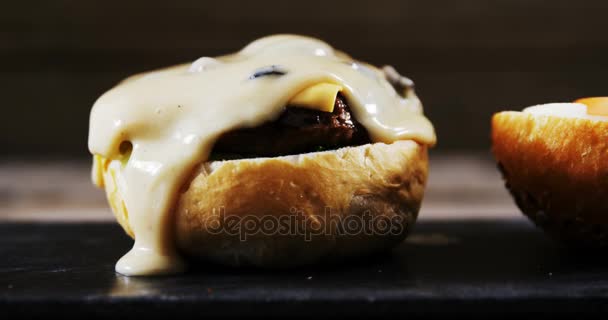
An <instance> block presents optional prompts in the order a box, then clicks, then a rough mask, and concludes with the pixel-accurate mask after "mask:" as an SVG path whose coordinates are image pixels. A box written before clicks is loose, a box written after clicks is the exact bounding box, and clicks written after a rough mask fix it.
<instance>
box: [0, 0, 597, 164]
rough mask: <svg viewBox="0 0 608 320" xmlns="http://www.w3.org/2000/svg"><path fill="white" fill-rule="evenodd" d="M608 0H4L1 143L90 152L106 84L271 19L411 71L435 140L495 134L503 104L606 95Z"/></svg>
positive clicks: (218, 45)
mask: <svg viewBox="0 0 608 320" xmlns="http://www.w3.org/2000/svg"><path fill="white" fill-rule="evenodd" d="M607 13H608V1H605V0H588V1H580V0H579V1H566V0H551V1H549V0H459V1H439V0H425V1H413V0H411V1H397V0H382V1H380V0H377V1H329V0H306V1H286V0H256V1H231V0H222V1H201V0H192V1H162V2H154V1H143V0H138V1H118V0H105V1H97V2H96V1H67V0H62V1H60V0H48V1H18V2H17V1H14V2H9V1H6V2H4V3H3V4H2V8H1V9H0V93H1V97H2V105H1V106H0V110H2V116H1V117H0V118H1V119H2V120H1V121H2V125H1V127H0V146H1V148H0V153H1V154H4V155H11V156H14V155H21V156H23V155H40V154H48V155H49V156H50V155H62V156H63V155H70V156H82V157H85V156H86V155H87V151H86V138H87V127H88V113H89V110H90V107H91V105H92V103H93V102H94V101H95V99H96V98H97V96H99V95H100V94H101V93H103V92H104V91H105V90H107V89H108V88H110V87H111V86H112V85H113V84H114V83H116V82H117V81H119V80H120V79H121V78H124V77H125V76H127V75H129V74H131V73H134V72H139V71H143V70H148V69H153V68H157V67H161V66H165V65H170V64H175V63H178V62H183V61H190V60H193V59H196V58H198V57H200V56H204V55H209V56H213V55H217V54H221V53H225V52H230V51H235V50H238V49H239V48H241V47H242V46H243V45H245V44H246V43H247V42H249V41H251V40H253V39H255V38H257V37H259V36H262V35H267V34H272V33H300V34H308V35H312V36H317V37H320V38H322V39H324V40H326V41H328V42H330V43H331V44H333V45H334V46H336V47H337V48H340V49H342V50H345V51H347V52H349V53H351V54H352V55H353V56H354V57H356V58H359V59H362V60H367V61H369V62H372V63H376V64H385V63H390V64H393V65H395V66H396V67H397V69H398V70H399V71H401V72H402V73H404V74H406V75H408V76H409V77H411V78H413V79H414V80H415V82H416V85H417V87H418V92H419V94H420V96H421V98H422V99H423V102H424V103H425V105H426V110H427V114H428V115H429V117H430V118H431V120H432V121H433V122H434V123H435V125H436V127H437V131H438V134H439V145H438V150H446V151H449V150H484V149H487V148H488V144H489V143H488V136H489V119H490V116H491V114H492V113H493V112H495V111H497V110H502V109H509V108H515V109H519V108H521V107H523V106H527V105H530V104H535V103H541V102H549V101H560V100H565V101H567V100H572V99H575V98H577V97H581V96H591V95H607V94H608V89H607V87H606V83H607V81H606V79H607V76H608V59H607V57H608V19H607V16H608V15H607Z"/></svg>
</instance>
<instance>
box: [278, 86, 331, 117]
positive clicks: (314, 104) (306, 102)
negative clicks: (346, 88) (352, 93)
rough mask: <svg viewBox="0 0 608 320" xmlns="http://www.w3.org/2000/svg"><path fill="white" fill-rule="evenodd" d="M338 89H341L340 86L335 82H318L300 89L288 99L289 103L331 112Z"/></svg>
mask: <svg viewBox="0 0 608 320" xmlns="http://www.w3.org/2000/svg"><path fill="white" fill-rule="evenodd" d="M340 91H342V86H339V85H337V84H333V83H319V84H316V85H314V86H312V87H308V88H306V89H304V90H302V91H300V92H299V93H298V94H296V95H295V96H294V97H293V98H291V99H290V100H289V105H290V106H294V107H301V108H308V109H314V110H319V111H324V112H333V111H334V104H335V103H336V97H337V96H338V92H340Z"/></svg>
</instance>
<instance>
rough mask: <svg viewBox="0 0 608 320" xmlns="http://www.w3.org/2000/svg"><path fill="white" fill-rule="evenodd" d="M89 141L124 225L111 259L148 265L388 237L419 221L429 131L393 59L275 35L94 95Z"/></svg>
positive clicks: (324, 251)
mask: <svg viewBox="0 0 608 320" xmlns="http://www.w3.org/2000/svg"><path fill="white" fill-rule="evenodd" d="M88 143H89V149H90V152H91V153H92V154H93V170H92V172H93V174H92V175H93V181H94V183H95V184H96V185H97V186H99V187H101V188H104V189H105V191H106V194H107V198H108V202H109V204H110V207H111V209H112V211H113V212H114V215H115V216H116V219H117V220H118V222H119V224H120V225H121V226H122V227H123V228H124V230H125V231H126V233H127V234H128V235H129V236H131V237H132V238H134V239H135V243H134V246H133V248H132V249H131V250H130V251H129V252H128V253H127V254H126V255H124V256H123V257H122V258H121V259H120V260H119V261H118V262H117V264H116V271H117V272H119V273H122V274H125V275H159V274H171V273H178V272H181V271H183V270H185V268H186V261H188V262H196V261H203V262H211V263H219V264H223V265H229V266H254V267H262V268H280V267H291V266H299V265H306V264H311V263H319V262H322V261H339V260H342V259H348V258H352V257H357V256H363V255H369V254H372V253H375V252H378V251H382V250H387V249H390V248H391V247H393V246H395V245H396V244H398V243H400V242H401V241H402V240H403V239H404V238H405V237H406V235H407V233H408V230H409V229H410V227H411V225H412V224H413V223H414V221H415V220H416V217H417V214H418V211H419V208H420V204H421V201H422V198H423V194H424V188H425V184H426V180H427V173H428V160H427V149H428V148H429V147H430V146H433V145H434V144H435V133H434V130H433V126H432V125H431V123H430V122H429V121H428V120H427V119H426V118H425V117H424V115H423V112H422V106H421V103H420V101H419V99H418V98H417V97H416V95H415V93H414V87H413V83H412V81H411V80H409V79H408V78H405V77H403V76H401V75H399V74H398V73H397V72H396V71H395V69H393V68H392V67H388V66H387V67H384V68H382V69H379V68H376V67H374V66H371V65H369V64H367V63H364V62H361V61H357V60H354V59H352V58H351V57H350V56H348V55H347V54H345V53H343V52H340V51H338V50H335V49H333V48H332V47H331V46H329V45H328V44H327V43H325V42H322V41H320V40H317V39H314V38H309V37H303V36H295V35H275V36H269V37H265V38H261V39H258V40H256V41H254V42H252V43H250V44H249V45H247V46H246V47H245V48H243V49H242V50H240V51H239V52H237V53H234V54H229V55H224V56H219V57H202V58H200V59H198V60H196V61H194V62H192V63H189V64H182V65H178V66H175V67H170V68H166V69H161V70H157V71H153V72H148V73H143V74H139V75H135V76H132V77H130V78H127V79H126V80H124V81H122V82H121V83H119V84H118V85H117V86H116V87H114V88H113V89H111V90H110V91H108V92H106V93H105V94H104V95H102V96H101V97H100V98H99V99H98V100H97V101H96V102H95V104H94V106H93V108H92V110H91V115H90V132H89V141H88Z"/></svg>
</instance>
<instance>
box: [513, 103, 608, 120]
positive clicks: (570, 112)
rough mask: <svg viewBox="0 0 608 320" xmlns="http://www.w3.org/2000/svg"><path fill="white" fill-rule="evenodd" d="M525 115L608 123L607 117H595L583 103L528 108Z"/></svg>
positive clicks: (549, 104)
mask: <svg viewBox="0 0 608 320" xmlns="http://www.w3.org/2000/svg"><path fill="white" fill-rule="evenodd" d="M523 112H525V113H530V114H534V115H545V116H554V117H562V118H581V119H589V120H599V121H608V117H607V116H600V115H593V114H590V113H589V112H588V111H587V105H585V104H582V103H570V102H564V103H546V104H539V105H535V106H531V107H527V108H525V109H524V110H523Z"/></svg>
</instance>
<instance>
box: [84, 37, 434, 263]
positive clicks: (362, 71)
mask: <svg viewBox="0 0 608 320" xmlns="http://www.w3.org/2000/svg"><path fill="white" fill-rule="evenodd" d="M318 84H324V86H327V84H329V85H330V86H332V87H331V89H328V88H329V87H325V88H324V89H314V90H317V91H318V90H320V91H321V92H323V93H318V92H317V93H314V92H313V93H311V92H307V88H318V87H317V86H316V85H318ZM337 88H340V91H341V92H342V94H343V95H344V96H345V98H346V100H347V101H348V103H349V106H350V107H351V109H352V112H353V115H354V116H355V118H356V119H357V120H358V121H359V122H360V123H361V124H362V125H363V126H364V127H365V128H366V129H367V131H368V132H369V134H370V138H371V139H372V141H374V142H385V143H391V142H394V141H396V140H405V139H412V140H415V141H417V142H419V143H421V144H425V145H433V144H434V143H435V133H434V131H433V127H432V125H431V123H430V122H429V121H428V120H427V119H426V118H425V117H424V115H423V114H422V111H421V110H422V109H421V105H420V101H419V100H418V98H417V97H416V95H415V94H414V92H413V91H412V90H408V91H407V93H405V94H404V96H401V95H400V94H399V93H397V92H396V91H395V90H394V89H393V87H392V86H391V85H390V84H389V83H388V82H387V80H386V79H385V78H384V77H383V76H382V72H381V71H380V70H378V69H376V68H374V67H372V66H369V65H367V64H363V63H358V62H356V61H353V60H352V59H351V58H350V57H349V56H348V55H346V54H344V53H342V52H339V51H335V50H334V49H333V48H332V47H331V46H329V45H328V44H326V43H324V42H322V41H319V40H316V39H312V38H307V37H300V36H292V35H279V36H271V37H266V38H262V39H260V40H257V41H254V42H253V43H251V44H249V45H248V46H247V47H245V48H244V49H243V50H241V51H240V52H238V53H235V54H232V55H226V56H220V57H217V58H210V57H203V58H201V59H198V60H197V61H195V62H194V63H192V64H190V65H180V66H176V67H172V68H168V69H163V70H159V71H154V72H149V73H145V74H141V75H136V76H133V77H131V78H128V79H126V80H125V81H123V82H121V83H120V84H119V85H118V86H116V87H115V88H113V89H111V90H110V91H108V92H106V93H105V94H104V95H102V96H101V97H100V98H99V99H98V100H97V101H96V103H95V105H94V106H93V109H92V110H91V116H90V132H89V149H90V151H91V153H93V154H94V155H97V156H98V157H99V159H97V157H96V160H94V164H95V165H94V172H93V175H94V181H95V182H96V183H97V184H98V185H100V186H101V185H103V183H104V178H103V177H102V176H103V175H101V174H99V172H98V170H103V169H104V167H108V166H109V167H111V170H112V171H113V172H116V173H117V174H118V175H117V176H116V175H115V176H112V180H114V181H112V184H113V185H112V188H111V189H112V190H116V192H119V193H120V196H121V197H122V199H123V200H124V203H122V204H121V206H124V208H114V210H124V212H125V213H126V212H127V211H128V215H126V214H125V217H126V219H128V222H129V225H130V227H131V230H129V231H132V233H133V234H134V236H135V244H134V246H133V249H131V251H129V252H128V253H127V254H126V255H125V256H123V257H122V258H121V259H120V260H119V261H118V263H117V264H116V271H118V272H119V273H122V274H125V275H155V274H169V273H176V272H180V271H182V270H184V267H185V264H184V263H183V262H182V260H181V258H180V256H179V255H178V253H177V250H176V248H175V244H174V241H173V240H174V239H173V235H172V232H173V221H172V217H171V215H170V211H171V210H170V209H171V207H172V206H173V205H174V203H175V201H176V197H177V192H178V189H179V187H180V186H181V185H182V184H183V183H184V181H185V180H186V178H187V177H188V175H189V174H190V173H191V172H192V170H193V168H194V167H195V165H197V164H199V163H201V162H204V161H206V159H207V158H208V156H209V153H210V151H211V149H212V147H213V145H214V143H215V141H216V139H217V138H218V137H219V136H220V135H221V134H223V133H225V132H227V131H230V130H234V129H237V128H242V127H255V126H258V125H261V124H262V123H264V122H267V121H272V120H273V119H276V118H277V117H278V116H279V115H280V114H281V112H282V111H283V108H284V106H285V105H287V103H288V102H289V101H290V100H291V99H292V98H294V97H295V98H294V99H297V97H298V96H299V95H300V94H303V95H310V97H316V98H319V97H321V96H322V97H323V98H320V100H321V101H322V103H317V102H315V103H312V104H311V105H309V106H308V107H315V108H319V109H320V110H329V108H330V107H328V105H329V103H328V102H327V101H330V100H333V99H335V94H336V93H337V91H336V93H334V91H335V90H336V89H337ZM310 90H313V89H310ZM327 92H330V95H331V96H333V97H332V98H331V99H328V98H327ZM310 97H309V98H306V99H304V101H305V103H304V104H305V105H306V104H308V103H309V102H310V101H312V100H313V99H312V98H310ZM313 105H314V106H313ZM332 108H333V106H332ZM125 143H127V144H128V145H129V146H130V149H129V150H128V152H129V153H130V156H129V155H126V154H125V148H121V144H122V145H123V146H124V145H125ZM129 143H130V144H129ZM121 149H122V150H121ZM104 159H110V160H121V161H111V162H110V164H109V165H108V164H107V163H106V160H104ZM106 169H107V168H106ZM105 177H106V179H105V180H108V179H107V177H108V176H107V175H106V176H105ZM105 182H106V183H108V181H105ZM112 192H113V191H112ZM109 196H111V195H109ZM115 207H116V206H115Z"/></svg>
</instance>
